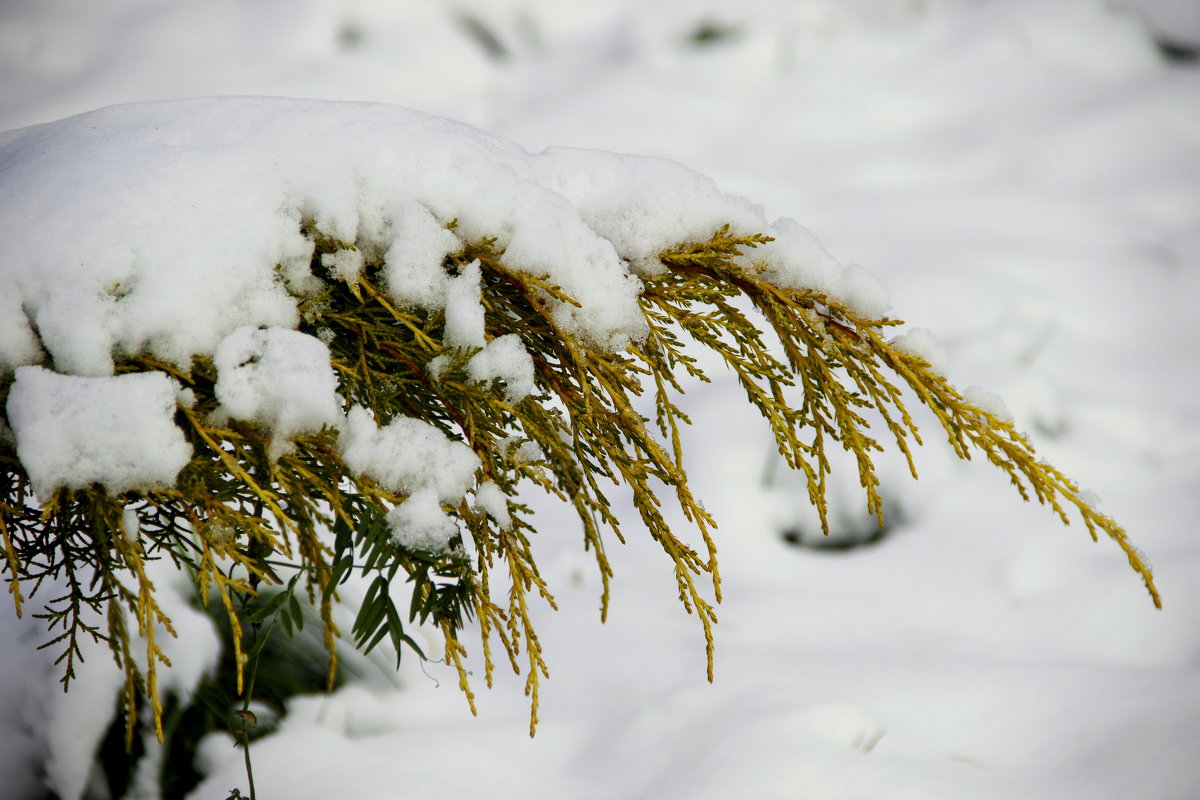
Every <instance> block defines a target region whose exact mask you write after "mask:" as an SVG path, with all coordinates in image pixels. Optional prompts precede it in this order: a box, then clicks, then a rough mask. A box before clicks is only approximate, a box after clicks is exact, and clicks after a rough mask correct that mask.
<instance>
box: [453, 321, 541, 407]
mask: <svg viewBox="0 0 1200 800" xmlns="http://www.w3.org/2000/svg"><path fill="white" fill-rule="evenodd" d="M467 375H468V376H470V378H471V380H473V381H478V382H479V383H489V382H491V381H493V380H500V381H503V382H504V398H505V399H506V400H507V401H508V402H510V403H519V402H520V401H521V400H523V399H525V398H526V397H528V396H529V395H530V394H531V393H532V392H533V358H532V357H530V355H529V351H527V350H526V349H525V345H523V344H521V337H520V336H519V335H517V334H515V333H509V334H506V335H504V336H500V337H498V338H495V339H493V340H492V341H490V342H488V343H487V345H486V346H485V347H484V348H483V349H482V350H480V351H479V352H478V353H476V354H475V355H473V356H471V360H470V361H468V362H467Z"/></svg>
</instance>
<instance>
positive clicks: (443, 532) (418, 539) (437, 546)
mask: <svg viewBox="0 0 1200 800" xmlns="http://www.w3.org/2000/svg"><path fill="white" fill-rule="evenodd" d="M387 523H388V527H389V528H390V530H391V533H392V538H394V539H395V540H396V541H397V542H398V543H399V544H400V545H401V546H403V547H405V548H406V549H409V550H425V551H428V552H431V553H444V552H446V551H447V550H449V548H450V540H451V539H452V538H453V537H454V535H455V534H456V533H457V532H458V527H457V526H456V525H455V524H454V520H452V519H451V518H450V516H449V515H448V514H447V513H446V512H445V511H443V510H442V507H441V504H440V503H438V496H437V492H435V491H434V490H433V489H431V488H429V489H421V490H419V491H416V492H414V493H413V494H412V495H410V496H409V497H408V499H407V500H405V501H404V502H403V503H400V504H399V505H397V506H396V507H395V508H393V509H392V510H391V511H389V512H388V515H387Z"/></svg>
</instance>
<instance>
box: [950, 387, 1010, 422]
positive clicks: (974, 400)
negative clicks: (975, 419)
mask: <svg viewBox="0 0 1200 800" xmlns="http://www.w3.org/2000/svg"><path fill="white" fill-rule="evenodd" d="M962 394H963V399H964V400H966V401H967V402H968V403H970V404H971V405H973V406H975V407H976V408H978V409H979V410H981V411H986V412H987V413H989V414H991V415H992V416H994V417H996V418H997V419H1000V420H1002V421H1004V422H1012V421H1013V416H1012V414H1011V413H1009V410H1008V406H1007V405H1006V404H1005V402H1004V399H1003V398H1001V397H999V396H997V395H995V394H992V393H991V392H989V391H988V390H987V389H984V388H983V387H982V386H968V387H967V388H966V389H963V393H962Z"/></svg>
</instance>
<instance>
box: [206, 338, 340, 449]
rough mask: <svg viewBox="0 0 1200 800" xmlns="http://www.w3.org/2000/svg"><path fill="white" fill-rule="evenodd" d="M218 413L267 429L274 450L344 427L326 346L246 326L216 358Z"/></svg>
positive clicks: (224, 341) (226, 341) (224, 343)
mask: <svg viewBox="0 0 1200 800" xmlns="http://www.w3.org/2000/svg"><path fill="white" fill-rule="evenodd" d="M213 364H214V365H215V366H216V368H217V383H216V386H215V387H214V393H215V394H216V397H217V401H218V402H219V403H220V404H221V405H220V408H219V412H220V413H224V414H228V415H229V416H230V417H233V418H234V419H239V420H249V421H253V422H259V423H261V424H263V425H265V426H266V427H267V428H269V429H270V430H271V432H272V434H273V437H274V442H273V444H274V445H278V444H279V443H280V441H281V440H286V439H289V438H291V437H294V436H299V435H301V434H305V433H316V432H318V431H320V430H321V429H322V428H323V427H333V428H336V427H340V425H341V420H342V414H341V404H340V402H339V400H338V395H337V378H336V377H335V375H334V373H333V368H332V367H331V366H330V365H329V348H328V347H326V346H325V344H324V343H323V342H321V341H320V340H319V339H316V338H314V337H312V336H309V335H307V334H304V333H300V332H299V331H293V330H288V329H286V328H255V327H251V326H244V327H241V328H238V329H237V330H235V331H234V332H233V333H231V334H229V335H228V336H226V337H225V338H224V339H222V340H221V343H220V344H219V345H217V349H216V352H214V353H213Z"/></svg>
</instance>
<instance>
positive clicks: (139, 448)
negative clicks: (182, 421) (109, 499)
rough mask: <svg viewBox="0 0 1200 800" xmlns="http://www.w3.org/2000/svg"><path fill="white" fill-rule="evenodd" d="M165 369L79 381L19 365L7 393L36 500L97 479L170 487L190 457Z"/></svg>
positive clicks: (111, 488) (113, 490)
mask: <svg viewBox="0 0 1200 800" xmlns="http://www.w3.org/2000/svg"><path fill="white" fill-rule="evenodd" d="M178 389H179V386H178V384H176V383H175V381H174V380H172V379H171V378H169V377H167V376H166V375H165V374H163V373H142V374H129V375H117V376H115V377H110V378H82V377H78V376H73V375H59V374H57V373H54V372H51V371H50V370H47V369H43V368H42V367H20V368H18V369H17V371H16V378H15V380H14V381H13V384H12V389H11V391H10V393H9V396H8V404H7V410H8V419H9V422H10V423H11V424H12V429H13V434H14V435H15V436H16V441H17V455H18V456H19V457H20V459H21V463H22V464H24V465H25V469H26V470H27V473H28V475H29V479H30V481H31V482H32V484H33V490H34V492H35V493H37V495H38V496H39V497H44V498H45V497H50V495H51V494H53V492H54V491H55V490H57V489H59V488H63V487H65V488H68V489H87V488H89V487H91V485H92V484H94V483H98V484H100V485H101V486H103V487H104V489H105V490H106V491H107V492H108V493H109V494H113V495H116V494H120V493H121V492H125V491H128V490H131V489H152V488H161V487H166V486H170V485H171V484H173V483H174V482H175V476H176V475H178V474H179V470H181V469H183V467H184V465H185V464H187V462H188V461H189V460H190V459H191V457H192V448H191V446H190V445H189V444H188V443H187V440H186V439H184V437H183V432H182V431H181V430H179V428H178V427H176V425H175V420H174V416H175V394H176V392H177V391H178Z"/></svg>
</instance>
